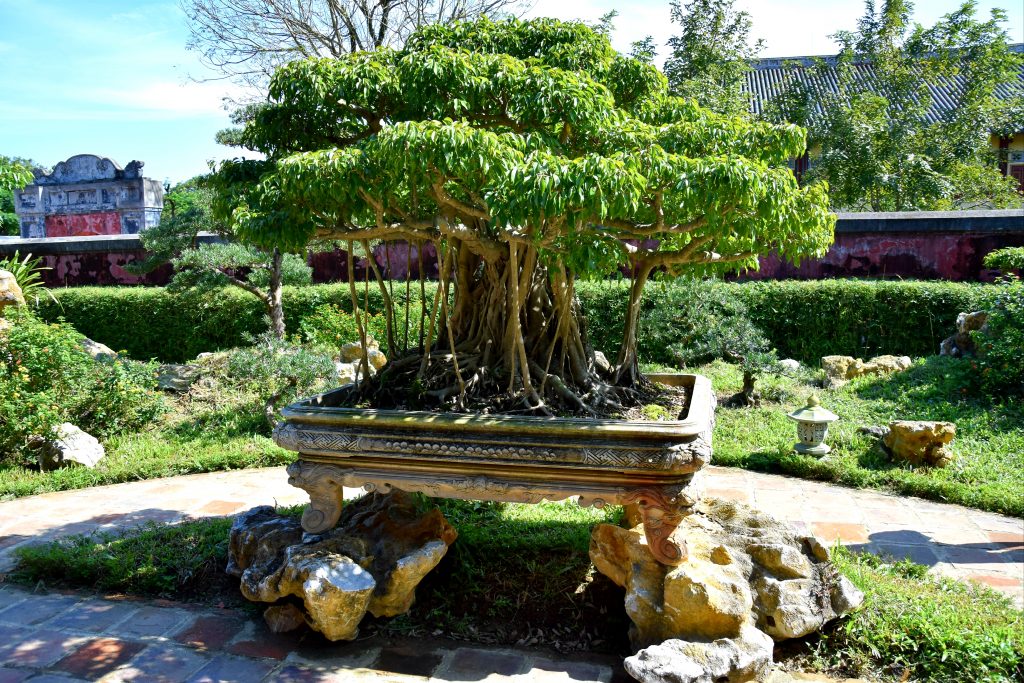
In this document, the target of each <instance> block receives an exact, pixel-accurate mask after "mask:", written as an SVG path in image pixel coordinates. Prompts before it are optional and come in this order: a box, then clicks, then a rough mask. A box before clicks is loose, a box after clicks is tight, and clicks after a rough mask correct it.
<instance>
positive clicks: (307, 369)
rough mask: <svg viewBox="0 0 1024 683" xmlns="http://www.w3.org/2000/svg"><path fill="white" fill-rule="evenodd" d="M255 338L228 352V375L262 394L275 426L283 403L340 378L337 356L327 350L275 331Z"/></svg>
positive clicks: (267, 412)
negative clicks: (281, 336) (279, 335)
mask: <svg viewBox="0 0 1024 683" xmlns="http://www.w3.org/2000/svg"><path fill="white" fill-rule="evenodd" d="M252 342H253V343H252V345H251V346H247V347H243V348H240V349H236V350H234V351H232V352H231V354H230V355H229V356H228V375H229V376H230V377H231V378H233V379H234V380H236V381H238V382H239V383H240V384H241V385H242V386H243V387H244V388H246V389H248V390H250V391H252V392H254V393H255V394H257V395H258V396H259V399H260V400H261V401H262V402H263V403H264V415H265V416H266V418H267V421H268V422H269V423H270V424H271V426H273V425H274V424H275V423H276V421H277V407H278V406H279V405H281V404H282V403H291V402H292V401H294V400H295V399H296V398H298V397H299V396H308V395H309V394H313V393H316V392H318V391H321V390H323V389H327V388H329V387H331V386H332V385H333V384H334V382H335V380H336V379H337V373H336V371H335V368H334V360H333V359H332V358H331V356H330V355H329V354H327V353H324V352H322V351H318V350H316V349H311V348H308V347H304V346H297V345H294V344H290V343H289V342H287V341H285V340H283V339H277V338H276V337H274V335H273V334H271V333H266V334H263V335H261V336H260V337H257V338H255V339H253V340H252Z"/></svg>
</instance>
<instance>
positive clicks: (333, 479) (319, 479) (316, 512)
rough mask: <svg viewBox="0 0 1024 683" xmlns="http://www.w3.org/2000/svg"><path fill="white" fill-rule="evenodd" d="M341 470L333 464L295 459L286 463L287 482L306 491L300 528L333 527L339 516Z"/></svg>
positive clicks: (318, 530) (312, 530) (313, 530)
mask: <svg viewBox="0 0 1024 683" xmlns="http://www.w3.org/2000/svg"><path fill="white" fill-rule="evenodd" d="M344 473H345V470H344V469H343V468H341V467H336V466H334V465H324V464H321V463H314V462H305V461H303V460H296V461H295V462H293V463H292V464H291V465H288V483H289V484H291V485H292V486H295V487H296V488H300V489H302V490H304V491H305V492H306V493H308V494H309V505H308V506H307V507H306V509H305V510H304V511H303V513H302V528H303V529H304V530H305V531H308V532H309V533H311V534H320V533H323V532H325V531H329V530H330V529H333V528H334V525H335V524H337V523H338V517H340V516H341V501H342V496H343V492H342V485H343V481H344Z"/></svg>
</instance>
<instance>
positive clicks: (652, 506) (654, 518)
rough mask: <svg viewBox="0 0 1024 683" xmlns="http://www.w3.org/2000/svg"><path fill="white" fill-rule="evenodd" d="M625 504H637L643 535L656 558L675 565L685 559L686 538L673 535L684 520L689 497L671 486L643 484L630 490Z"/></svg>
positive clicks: (672, 565) (671, 565) (666, 563)
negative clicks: (645, 485)
mask: <svg viewBox="0 0 1024 683" xmlns="http://www.w3.org/2000/svg"><path fill="white" fill-rule="evenodd" d="M623 502H625V503H626V504H627V505H638V506H639V507H640V514H641V516H642V518H643V522H644V535H645V536H646V537H647V546H648V547H649V548H650V550H651V555H653V556H654V559H655V560H657V561H658V562H660V563H662V564H664V565H668V566H670V567H674V566H676V565H680V564H682V563H683V562H685V561H686V558H687V550H686V541H685V540H682V539H677V538H675V531H676V528H677V527H678V526H679V523H680V522H682V521H683V509H684V508H685V507H687V506H686V505H685V503H687V502H688V501H687V500H686V499H685V496H681V495H679V494H678V493H676V492H674V491H672V490H671V489H668V490H666V489H662V488H656V487H651V488H644V489H637V490H636V491H632V492H630V494H629V495H628V496H626V498H625V499H624V501H623Z"/></svg>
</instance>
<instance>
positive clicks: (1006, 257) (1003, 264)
mask: <svg viewBox="0 0 1024 683" xmlns="http://www.w3.org/2000/svg"><path fill="white" fill-rule="evenodd" d="M984 264H985V267H986V268H992V269H994V270H1001V271H1003V273H1005V274H1007V275H1010V274H1012V273H1013V272H1014V271H1016V272H1017V273H1020V274H1021V275H1024V247H1006V248H1004V249H996V250H995V251H992V252H989V253H988V254H986V255H985V260H984Z"/></svg>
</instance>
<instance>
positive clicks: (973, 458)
mask: <svg viewBox="0 0 1024 683" xmlns="http://www.w3.org/2000/svg"><path fill="white" fill-rule="evenodd" d="M969 370H970V366H969V364H968V363H966V362H963V361H957V360H953V359H950V358H945V357H940V356H932V357H929V358H925V359H918V360H916V361H915V362H914V365H913V366H912V367H911V368H910V369H909V370H906V371H904V372H901V373H897V374H894V375H890V376H888V377H865V378H858V379H856V380H854V381H852V382H850V383H849V384H847V385H846V386H844V387H841V388H839V389H832V390H823V389H821V388H820V387H819V386H818V380H819V373H818V372H814V371H801V372H799V373H797V374H796V375H795V376H792V377H788V376H782V377H772V376H768V377H765V378H763V379H762V380H760V381H759V382H758V386H759V387H760V389H761V393H762V394H763V397H764V398H763V400H762V403H761V406H760V407H757V408H724V407H720V408H719V410H718V413H717V416H716V418H717V424H716V426H715V434H714V458H713V462H714V463H715V464H718V465H727V466H731V467H742V468H746V469H751V470H759V471H764V472H778V473H782V474H788V475H792V476H796V477H802V478H807V479H820V480H823V481H831V482H836V483H840V484H844V485H847V486H853V487H859V488H863V487H871V488H879V489H887V490H892V491H896V492H898V493H903V494H906V495H914V496H921V497H924V498H930V499H933V500H938V501H943V502H949V503H959V504H961V505H967V506H969V507H974V508H979V509H982V510H989V511H992V512H1001V513H1004V514H1009V515H1015V516H1018V517H1020V516H1024V404H1022V402H1020V401H1012V400H1006V401H1004V402H1002V403H996V404H992V403H986V402H982V401H979V400H976V399H973V398H970V397H969V396H968V395H967V394H966V393H965V392H964V391H963V390H962V387H963V386H964V384H965V379H964V375H965V373H966V372H969ZM695 371H696V372H699V373H702V374H704V375H707V376H708V377H710V378H711V380H712V383H713V385H714V387H715V391H716V393H717V394H718V395H719V397H720V398H723V397H727V396H728V395H730V394H732V393H734V392H736V391H739V389H740V387H741V385H742V376H741V373H740V371H739V369H738V368H737V367H736V366H735V365H730V364H727V363H722V362H715V363H712V364H710V365H706V366H703V367H701V368H697V369H696V370H695ZM812 393H816V394H818V395H819V397H820V398H821V402H822V405H824V406H825V407H826V408H828V409H829V410H831V411H833V412H834V413H836V414H837V415H839V416H840V420H839V421H838V422H835V423H833V424H832V426H831V427H830V429H829V436H828V443H829V445H831V446H832V449H833V450H832V453H830V454H829V455H828V456H827V457H825V458H822V459H815V458H813V457H809V456H801V455H797V454H796V453H795V452H793V451H792V446H793V443H794V442H795V441H796V428H795V423H794V422H793V421H792V420H790V419H788V418H787V417H786V413H788V412H791V411H793V410H795V409H796V408H798V407H801V406H803V405H804V404H805V402H806V400H807V397H808V396H809V395H810V394H812ZM897 419H904V420H946V421H950V422H954V423H955V424H956V427H957V437H956V439H955V440H954V441H953V444H952V449H953V451H954V453H955V456H956V457H955V460H954V462H953V463H952V464H951V465H950V466H949V467H946V468H940V469H930V468H913V467H910V466H908V465H906V464H902V463H899V462H893V461H890V460H889V459H888V458H887V457H886V456H885V455H884V454H883V453H882V452H881V451H880V450H878V449H877V448H875V443H876V439H874V438H872V437H869V436H865V435H863V434H859V433H858V432H857V429H858V428H859V427H862V426H869V425H888V423H889V422H890V421H892V420H897Z"/></svg>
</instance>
